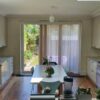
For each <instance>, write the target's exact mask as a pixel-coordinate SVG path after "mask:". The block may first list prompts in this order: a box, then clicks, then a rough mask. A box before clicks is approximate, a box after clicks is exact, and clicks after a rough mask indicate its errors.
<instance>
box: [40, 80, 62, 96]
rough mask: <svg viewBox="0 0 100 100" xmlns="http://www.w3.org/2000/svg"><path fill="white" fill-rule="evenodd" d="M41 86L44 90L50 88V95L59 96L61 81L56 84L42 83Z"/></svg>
mask: <svg viewBox="0 0 100 100" xmlns="http://www.w3.org/2000/svg"><path fill="white" fill-rule="evenodd" d="M40 86H41V87H42V90H45V89H46V87H49V88H50V92H49V93H48V94H55V95H58V94H59V92H58V88H59V86H60V81H55V82H44V81H41V82H40ZM57 92H58V93H57ZM44 93H46V92H45V91H44Z"/></svg>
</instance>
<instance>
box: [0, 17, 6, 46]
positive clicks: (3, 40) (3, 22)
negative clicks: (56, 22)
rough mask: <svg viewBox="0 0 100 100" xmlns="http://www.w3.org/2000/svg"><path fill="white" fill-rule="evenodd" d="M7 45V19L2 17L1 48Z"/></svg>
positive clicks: (0, 22) (0, 29) (0, 20)
mask: <svg viewBox="0 0 100 100" xmlns="http://www.w3.org/2000/svg"><path fill="white" fill-rule="evenodd" d="M5 45H6V42H5V17H4V16H0V47H3V46H5Z"/></svg>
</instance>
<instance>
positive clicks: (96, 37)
mask: <svg viewBox="0 0 100 100" xmlns="http://www.w3.org/2000/svg"><path fill="white" fill-rule="evenodd" d="M92 39H93V41H92V43H93V44H92V46H93V47H95V48H98V49H100V17H96V18H94V20H93V38H92Z"/></svg>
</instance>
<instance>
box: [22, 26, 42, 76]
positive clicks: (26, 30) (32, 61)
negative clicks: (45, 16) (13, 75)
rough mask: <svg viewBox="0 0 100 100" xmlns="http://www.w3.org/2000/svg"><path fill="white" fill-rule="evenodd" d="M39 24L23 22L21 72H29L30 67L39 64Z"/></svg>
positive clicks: (25, 73)
mask: <svg viewBox="0 0 100 100" xmlns="http://www.w3.org/2000/svg"><path fill="white" fill-rule="evenodd" d="M39 42H40V25H37V24H23V25H22V34H21V66H20V68H21V74H24V75H27V74H30V73H31V69H32V67H34V66H35V65H37V64H39V46H40V44H39Z"/></svg>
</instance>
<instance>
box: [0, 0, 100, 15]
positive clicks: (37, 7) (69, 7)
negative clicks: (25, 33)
mask: <svg viewBox="0 0 100 100" xmlns="http://www.w3.org/2000/svg"><path fill="white" fill-rule="evenodd" d="M99 10H100V1H95V2H94V1H85V2H82V1H80V2H78V1H77V0H0V14H1V15H51V14H53V15H60V16H76V15H82V16H83V15H85V16H87V15H93V14H96V13H97V12H98V11H99Z"/></svg>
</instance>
